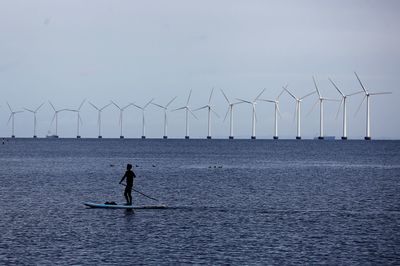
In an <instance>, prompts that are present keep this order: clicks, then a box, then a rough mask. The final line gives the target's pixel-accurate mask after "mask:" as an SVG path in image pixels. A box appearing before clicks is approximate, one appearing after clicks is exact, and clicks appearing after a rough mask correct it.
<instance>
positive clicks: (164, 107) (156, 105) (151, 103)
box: [151, 103, 166, 109]
mask: <svg viewBox="0 0 400 266" xmlns="http://www.w3.org/2000/svg"><path fill="white" fill-rule="evenodd" d="M151 104H152V105H155V106H157V107H160V108H162V109H166V107H164V106H162V105H159V104H156V103H151Z"/></svg>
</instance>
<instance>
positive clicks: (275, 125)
mask: <svg viewBox="0 0 400 266" xmlns="http://www.w3.org/2000/svg"><path fill="white" fill-rule="evenodd" d="M286 87H287V85H286ZM286 87H284V88H286ZM284 92H285V90H284V89H282V91H281V93H279V95H278V97H276V98H275V100H266V99H260V101H264V102H269V103H273V104H274V105H275V114H274V136H273V139H279V136H278V114H279V116H280V115H281V112H280V110H279V97H281V95H282V94H283V93H284Z"/></svg>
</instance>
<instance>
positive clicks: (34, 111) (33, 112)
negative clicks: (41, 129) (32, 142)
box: [24, 103, 44, 139]
mask: <svg viewBox="0 0 400 266" xmlns="http://www.w3.org/2000/svg"><path fill="white" fill-rule="evenodd" d="M43 104H44V103H42V104H41V105H39V106H38V107H37V108H36V109H35V110H32V109H28V108H24V109H25V110H26V111H28V112H31V113H32V114H33V138H35V139H36V138H37V136H36V124H37V120H36V113H37V112H38V111H39V109H40V108H41V107H42V106H43Z"/></svg>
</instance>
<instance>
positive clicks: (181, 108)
mask: <svg viewBox="0 0 400 266" xmlns="http://www.w3.org/2000/svg"><path fill="white" fill-rule="evenodd" d="M183 109H186V106H184V107H180V108H177V109H174V110H172V112H174V111H178V110H183Z"/></svg>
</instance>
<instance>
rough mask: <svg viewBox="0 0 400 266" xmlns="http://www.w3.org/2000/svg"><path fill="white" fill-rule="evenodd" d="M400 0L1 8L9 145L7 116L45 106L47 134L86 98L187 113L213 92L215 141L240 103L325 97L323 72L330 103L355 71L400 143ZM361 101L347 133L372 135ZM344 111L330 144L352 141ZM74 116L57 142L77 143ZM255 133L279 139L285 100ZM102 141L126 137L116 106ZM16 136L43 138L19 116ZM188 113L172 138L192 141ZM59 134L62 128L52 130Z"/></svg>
mask: <svg viewBox="0 0 400 266" xmlns="http://www.w3.org/2000/svg"><path fill="white" fill-rule="evenodd" d="M399 14H400V2H399V1H204V0H202V1H183V0H182V1H162V0H160V1H156V0H154V1H124V0H117V1H111V0H108V1H99V0H88V1H83V0H80V1H73V0H68V1H67V0H60V1H54V0H44V1H18V0H17V1H16V0H10V1H7V0H0V91H1V98H0V105H1V107H0V136H10V135H11V128H10V125H11V124H9V125H7V120H8V117H9V110H8V107H7V105H6V101H8V102H9V103H10V105H11V106H12V107H13V108H14V109H15V110H20V109H22V108H23V107H27V108H35V107H36V106H38V105H40V104H41V103H42V102H46V105H45V106H44V107H43V108H42V109H41V111H40V112H39V113H38V135H39V136H44V135H46V134H47V132H48V129H49V126H50V122H51V118H52V115H53V113H52V109H51V107H50V106H49V105H48V104H47V101H48V100H51V101H52V102H53V103H54V105H55V106H56V108H77V106H78V105H79V104H80V102H81V101H82V100H83V99H84V98H87V99H88V100H89V101H91V102H93V103H94V104H98V105H104V104H107V103H108V102H109V101H110V100H114V101H116V102H117V103H119V104H121V105H126V104H128V103H130V102H135V103H136V104H138V105H144V104H145V103H146V102H147V101H148V100H150V99H151V98H155V102H157V103H160V104H166V103H167V102H168V101H169V100H170V99H171V98H172V97H174V96H178V98H177V99H176V101H175V102H174V103H173V104H172V108H178V107H181V106H183V105H185V102H186V99H187V95H188V93H189V90H190V89H192V90H193V94H192V99H191V102H190V105H191V106H192V107H193V109H195V108H197V107H200V106H203V105H205V104H206V103H207V101H208V97H209V93H210V90H211V89H212V88H213V87H214V88H215V93H214V98H213V101H212V103H213V105H215V109H216V112H217V113H218V114H219V115H220V118H217V117H213V136H215V137H227V136H228V135H229V123H228V120H226V121H225V122H224V121H223V118H224V116H225V113H226V110H227V104H226V101H225V99H224V98H223V96H222V94H221V93H220V89H224V90H225V92H226V94H227V95H228V96H229V97H230V98H232V100H233V99H234V98H245V99H253V98H255V97H256V95H257V94H258V93H259V92H260V91H261V89H263V88H266V92H265V93H264V95H263V97H262V98H265V99H273V98H274V97H276V96H277V95H278V94H279V92H280V91H281V87H282V86H283V85H286V84H288V86H289V87H288V88H289V89H291V90H292V91H293V93H294V94H296V95H299V96H302V95H304V94H307V93H308V92H310V91H312V90H314V86H313V82H312V76H313V75H314V76H316V79H317V81H318V84H319V85H320V90H321V92H322V94H323V96H326V97H331V98H333V97H336V98H339V94H338V93H337V92H336V91H335V89H334V88H333V87H332V86H331V84H330V83H329V81H328V77H331V78H332V79H333V80H334V81H336V82H337V84H338V86H339V87H340V88H341V89H342V90H343V91H344V92H345V93H352V92H355V91H359V90H360V87H359V84H358V82H357V80H356V78H355V76H354V74H353V71H357V73H358V74H359V76H360V78H361V79H362V81H363V82H364V85H365V86H366V87H367V88H368V89H370V90H371V91H373V92H381V91H391V92H393V94H392V95H381V96H376V97H371V98H372V99H371V131H372V133H371V134H372V137H373V138H391V139H398V138H400V123H399V119H398V115H399V111H400V89H399V84H400V49H399V47H400V34H399V33H400V16H399ZM362 97H363V96H362V95H359V96H354V97H352V98H350V100H349V106H348V109H349V110H348V120H349V125H348V135H349V137H350V138H361V137H364V135H365V109H366V106H365V103H364V105H363V106H362V108H361V110H360V112H359V113H358V114H357V116H354V114H355V112H356V109H357V107H358V105H359V104H360V102H361V101H362ZM316 100H317V97H316V96H312V97H309V98H307V99H305V100H304V103H303V106H302V111H303V113H302V136H303V137H304V138H312V137H315V136H318V132H319V112H318V108H315V109H314V110H313V112H311V113H310V114H309V115H307V113H309V111H310V110H311V108H312V106H313V104H314V103H315V101H316ZM280 104H281V106H280V107H281V112H282V120H280V123H279V126H280V127H279V131H280V132H279V135H280V137H282V138H294V137H295V135H296V126H295V123H294V121H293V112H294V109H295V105H294V101H293V100H292V99H291V98H290V97H289V96H288V95H287V94H284V95H282V97H281V103H280ZM338 107H339V105H338V103H331V102H329V103H327V104H326V109H325V113H326V115H325V124H326V125H325V133H326V135H335V136H337V137H340V136H341V119H340V117H341V116H339V119H337V120H336V119H335V118H336V112H337V110H338ZM235 111H236V116H235V135H236V136H239V137H244V138H248V137H250V135H251V106H249V105H245V104H243V105H240V106H238V108H237V109H236V110H235ZM196 114H197V116H198V118H199V120H195V119H192V118H191V133H190V135H191V136H192V137H201V138H202V137H205V136H206V135H207V112H206V111H205V110H202V111H199V112H196ZM147 115H148V116H147V119H148V127H147V135H148V137H161V136H162V134H163V132H162V123H163V116H162V112H161V111H160V110H159V109H157V108H155V107H153V106H151V108H149V110H148V113H147ZM75 117H76V115H75V114H73V113H61V114H60V117H59V135H60V136H61V137H74V136H75V135H76V132H75V127H76V126H75V124H76V118H75ZM257 117H258V121H257V137H258V138H272V135H273V105H271V104H267V103H259V104H258V105H257ZM103 118H104V121H103V126H104V127H103V131H104V132H103V136H104V137H118V136H119V129H118V110H117V109H116V108H114V107H110V108H109V109H106V110H105V111H104V116H103ZM82 119H83V126H82V132H81V135H82V136H83V137H96V136H97V127H96V121H97V114H96V112H95V110H94V109H93V108H92V107H91V106H90V105H88V104H86V105H84V106H83V108H82ZM15 130H16V135H17V136H26V137H28V136H31V135H32V115H31V114H30V113H28V112H24V113H21V114H17V115H16V125H15ZM184 130H185V124H184V112H172V113H170V125H169V135H170V137H183V136H184V135H185V132H184ZM53 131H54V130H53ZM124 135H125V136H126V137H139V136H141V113H140V111H139V110H138V109H135V108H130V109H128V110H127V111H126V114H125V121H124Z"/></svg>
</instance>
